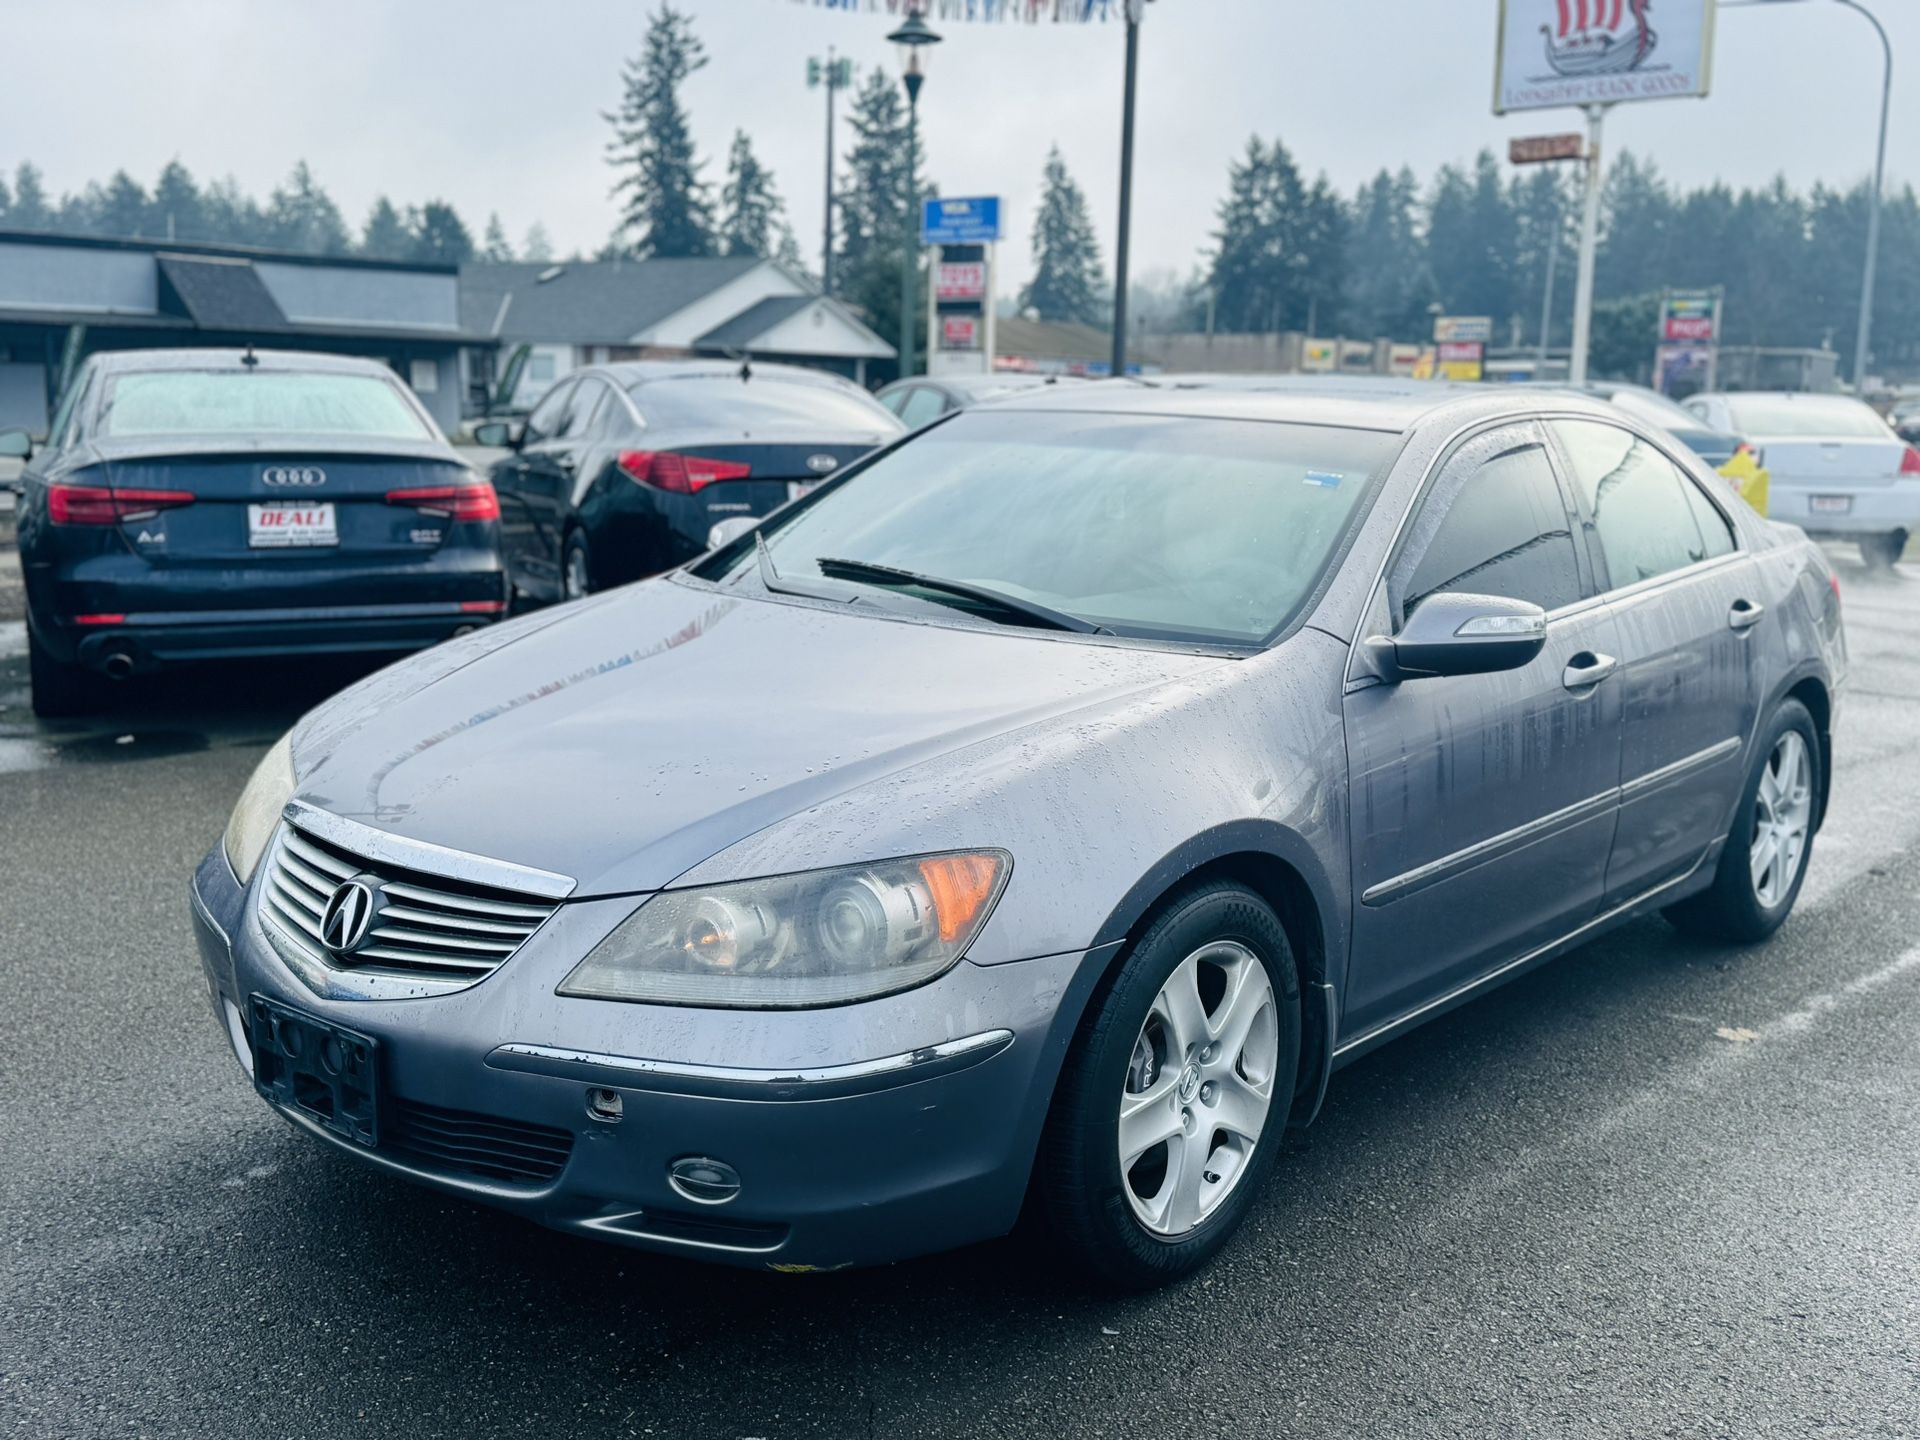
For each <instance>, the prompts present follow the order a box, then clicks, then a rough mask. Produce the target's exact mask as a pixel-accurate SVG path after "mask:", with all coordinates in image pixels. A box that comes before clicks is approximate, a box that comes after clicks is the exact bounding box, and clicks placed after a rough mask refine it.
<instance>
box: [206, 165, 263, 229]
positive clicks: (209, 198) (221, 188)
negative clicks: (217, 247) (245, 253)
mask: <svg viewBox="0 0 1920 1440" xmlns="http://www.w3.org/2000/svg"><path fill="white" fill-rule="evenodd" d="M200 208H201V213H202V214H203V215H204V216H205V217H206V229H207V238H208V239H209V240H214V241H218V242H219V243H220V244H222V245H270V244H272V243H273V238H272V236H271V235H269V234H268V233H267V223H266V217H265V216H263V215H262V214H261V213H260V206H259V204H258V202H256V201H255V200H254V198H253V197H252V196H251V195H248V194H247V193H246V192H245V191H243V190H242V189H241V188H240V182H239V181H237V180H235V179H234V178H233V177H232V176H231V175H229V176H227V177H226V178H225V179H222V180H215V181H213V182H212V183H211V184H209V185H208V186H207V187H206V188H205V189H204V190H202V191H201V192H200Z"/></svg>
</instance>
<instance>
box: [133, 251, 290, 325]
mask: <svg viewBox="0 0 1920 1440" xmlns="http://www.w3.org/2000/svg"><path fill="white" fill-rule="evenodd" d="M155 259H156V260H157V261H158V263H159V266H160V282H161V285H162V287H163V288H165V289H167V290H170V291H171V292H172V296H173V298H174V299H175V300H176V301H177V302H178V304H179V308H180V309H182V310H184V311H185V312H186V313H187V317H188V318H189V319H190V320H192V321H193V323H194V324H196V325H198V326H199V327H200V328H201V329H202V330H284V329H286V328H287V316H286V312H285V311H283V310H282V309H281V308H280V305H279V302H277V301H276V300H275V299H274V298H273V296H272V295H271V294H270V293H268V291H267V287H266V284H265V282H263V281H262V280H261V279H260V272H259V271H258V270H255V269H254V268H253V265H252V264H251V263H250V262H248V261H245V260H240V259H236V258H234V257H232V256H228V255H190V254H163V255H159V256H156V257H155ZM162 304H163V305H165V301H164V300H163V301H162ZM167 308H172V307H167Z"/></svg>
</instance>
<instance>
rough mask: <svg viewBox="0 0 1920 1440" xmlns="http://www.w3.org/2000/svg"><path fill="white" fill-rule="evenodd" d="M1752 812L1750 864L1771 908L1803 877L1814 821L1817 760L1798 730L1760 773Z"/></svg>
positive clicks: (1757, 892) (1757, 890)
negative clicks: (1809, 751) (1814, 788)
mask: <svg viewBox="0 0 1920 1440" xmlns="http://www.w3.org/2000/svg"><path fill="white" fill-rule="evenodd" d="M1753 812H1754V813H1753V843H1752V845H1751V846H1750V847H1749V848H1748V851H1747V866H1748V870H1749V872H1750V873H1751V875H1752V877H1753V893H1754V898H1755V899H1757V900H1759V902H1760V903H1761V905H1763V906H1765V907H1766V908H1767V909H1769V910H1771V909H1772V908H1773V907H1774V906H1776V905H1778V904H1779V903H1780V902H1781V901H1782V900H1784V899H1785V898H1786V896H1787V894H1788V893H1789V892H1790V891H1791V890H1792V889H1793V884H1794V881H1795V880H1797V879H1798V878H1799V876H1800V864H1801V861H1802V860H1803V859H1804V858H1805V856H1806V853H1807V834H1808V832H1809V830H1810V829H1811V828H1812V823H1813V764H1812V760H1811V758H1810V757H1809V756H1808V754H1807V742H1806V738H1805V737H1804V736H1802V735H1801V733H1800V732H1799V731H1798V730H1788V731H1787V732H1786V733H1784V734H1783V735H1781V737H1780V739H1779V740H1778V741H1777V742H1775V744H1774V747H1773V753H1772V754H1771V755H1769V756H1768V757H1767V765H1766V769H1764V770H1762V771H1761V772H1760V788H1759V790H1758V791H1757V792H1756V793H1755V795H1754V798H1753Z"/></svg>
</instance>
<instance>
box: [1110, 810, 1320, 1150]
mask: <svg viewBox="0 0 1920 1440" xmlns="http://www.w3.org/2000/svg"><path fill="white" fill-rule="evenodd" d="M1211 880H1230V881H1233V882H1234V883H1236V884H1239V885H1243V886H1245V887H1246V888H1247V889H1248V890H1251V891H1252V892H1253V893H1254V894H1255V895H1258V896H1259V897H1260V898H1261V899H1262V900H1264V901H1266V903H1267V904H1268V905H1270V906H1271V907H1272V908H1273V911H1274V914H1276V915H1277V916H1278V917H1279V918H1280V924H1281V926H1282V928H1283V929H1285V931H1286V932H1287V941H1288V943H1289V944H1290V945H1291V946H1292V947H1293V951H1294V961H1295V964H1296V965H1297V966H1298V967H1299V971H1300V974H1299V980H1300V1006H1301V1015H1300V1037H1301V1046H1300V1074H1299V1077H1298V1079H1297V1082H1296V1085H1295V1090H1294V1102H1293V1106H1292V1109H1291V1112H1290V1117H1289V1123H1292V1124H1302V1125H1303V1124H1306V1123H1308V1122H1310V1121H1311V1120H1312V1118H1313V1116H1314V1114H1315V1113H1316V1112H1317V1111H1318V1109H1319V1102H1320V1098H1321V1096H1322V1094H1323V1093H1324V1091H1325V1086H1326V1078H1327V1075H1328V1073H1329V1072H1330V1069H1331V1059H1332V1052H1333V1047H1334V1044H1335V1042H1336V1036H1335V1034H1334V1030H1335V1025H1336V1020H1335V1017H1336V1016H1337V1015H1338V1013H1339V1005H1338V994H1339V991H1340V988H1341V986H1342V984H1343V983H1344V981H1345V978H1346V974H1345V971H1346V956H1347V915H1346V911H1345V908H1344V907H1342V906H1341V905H1339V904H1338V902H1337V898H1336V896H1337V892H1336V891H1335V889H1334V887H1333V883H1332V881H1331V879H1330V877H1329V876H1328V875H1327V872H1326V867H1325V866H1324V865H1323V864H1322V863H1321V861H1320V858H1319V856H1318V855H1317V854H1316V853H1315V851H1314V849H1313V847H1312V845H1311V844H1309V843H1308V842H1307V840H1306V839H1305V838H1303V837H1302V836H1300V835H1299V834H1298V833H1297V832H1295V831H1292V830H1289V829H1287V828H1286V827H1284V826H1281V825H1277V824H1274V823H1272V822H1270V821H1257V820H1250V821H1238V822H1233V823H1230V824H1226V825H1221V826H1218V827H1216V828H1215V829H1212V830H1208V831H1203V832H1202V833H1200V834H1199V835H1196V836H1194V837H1193V838H1192V839H1191V840H1189V841H1187V842H1186V843H1185V844H1183V845H1181V846H1180V847H1179V848H1178V849H1176V850H1174V851H1172V852H1170V853H1169V854H1167V855H1165V856H1163V857H1162V858H1161V859H1160V861H1159V862H1158V863H1156V864H1155V865H1153V866H1152V867H1151V868H1150V869H1148V870H1147V872H1146V873H1145V874H1144V875H1142V876H1141V877H1140V878H1139V880H1137V881H1136V882H1135V883H1134V885H1133V887H1132V888H1131V889H1129V890H1128V891H1127V893H1126V895H1125V896H1124V897H1123V898H1122V899H1121V901H1120V903H1119V904H1118V905H1116V906H1115V907H1114V908H1113V910H1112V912H1111V913H1110V914H1109V915H1108V916H1107V919H1106V922H1105V923H1104V924H1103V925H1102V926H1101V927H1100V931H1099V934H1098V937H1097V938H1096V940H1095V944H1096V945H1106V946H1110V947H1111V950H1110V953H1109V955H1108V958H1107V961H1106V964H1105V966H1104V967H1103V971H1102V975H1101V979H1100V985H1101V986H1104V985H1105V984H1106V982H1107V980H1108V978H1109V977H1110V976H1111V975H1112V974H1113V973H1114V972H1115V971H1117V970H1118V968H1119V966H1120V965H1121V964H1122V963H1123V962H1124V960H1125V959H1126V956H1127V954H1128V952H1129V946H1128V944H1127V943H1126V942H1127V941H1128V940H1129V939H1130V937H1132V936H1134V935H1137V934H1138V933H1139V932H1140V930H1141V929H1142V928H1143V927H1144V922H1146V921H1147V920H1148V919H1150V918H1151V917H1152V916H1153V915H1155V914H1157V913H1158V912H1159V911H1160V910H1161V909H1162V908H1163V907H1164V906H1165V905H1166V904H1167V903H1168V902H1169V901H1170V900H1172V899H1173V898H1174V897H1175V896H1177V895H1178V894H1179V893H1181V892H1182V891H1184V890H1187V889H1189V888H1191V887H1192V886H1194V885H1199V884H1205V883H1206V882H1208V881H1211ZM1099 988H1100V987H1099V986H1096V987H1095V991H1096V992H1097V991H1098V989H1099ZM1089 1004H1091V999H1089Z"/></svg>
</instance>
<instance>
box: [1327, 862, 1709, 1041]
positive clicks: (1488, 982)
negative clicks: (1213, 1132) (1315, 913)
mask: <svg viewBox="0 0 1920 1440" xmlns="http://www.w3.org/2000/svg"><path fill="white" fill-rule="evenodd" d="M1719 848H1720V847H1719V844H1718V842H1716V843H1715V844H1713V845H1710V846H1708V847H1707V849H1706V850H1705V851H1703V852H1702V853H1701V854H1700V856H1699V857H1698V858H1697V859H1696V860H1695V861H1694V862H1693V864H1691V865H1689V866H1688V867H1687V869H1686V870H1685V872H1684V873H1682V874H1679V875H1676V876H1674V877H1673V878H1672V879H1671V880H1663V881H1661V882H1660V883H1659V884H1658V885H1655V886H1654V887H1653V888H1652V889H1650V890H1643V891H1641V892H1640V893H1639V894H1638V895H1636V896H1634V897H1633V899H1631V900H1628V901H1626V902H1625V903H1623V904H1620V905H1616V906H1614V907H1613V908H1612V909H1611V910H1606V911H1603V912H1601V913H1600V914H1598V915H1596V916H1594V917H1593V918H1592V919H1591V920H1589V921H1587V922H1586V923H1585V924H1584V925H1580V926H1578V927H1576V928H1575V929H1572V930H1569V931H1568V932H1567V933H1566V934H1565V935H1562V936H1561V937H1560V938H1559V939H1558V940H1550V941H1548V942H1547V943H1546V944H1545V945H1539V946H1536V947H1535V948H1533V949H1532V950H1529V951H1527V952H1526V953H1525V954H1524V955H1521V956H1519V957H1518V958H1516V959H1513V960H1509V961H1507V963H1506V964H1504V965H1500V966H1496V967H1495V968H1494V969H1492V970H1489V971H1487V973H1486V974H1484V975H1481V976H1478V977H1476V978H1475V979H1472V980H1469V981H1467V982H1466V983H1465V984H1464V985H1457V986H1455V987H1454V988H1453V989H1451V990H1449V991H1448V992H1447V993H1446V994H1444V995H1442V996H1440V997H1439V998H1437V999H1434V1000H1429V1001H1427V1003H1426V1004H1424V1005H1421V1006H1419V1007H1418V1008H1416V1009H1413V1010H1409V1011H1408V1012H1407V1013H1406V1014H1404V1015H1400V1016H1396V1017H1395V1018H1394V1019H1392V1020H1389V1021H1387V1022H1386V1023H1385V1024H1382V1025H1376V1026H1375V1027H1374V1028H1373V1029H1371V1030H1368V1031H1365V1032H1364V1033H1362V1034H1359V1035H1356V1036H1354V1037H1353V1039H1351V1040H1349V1041H1347V1042H1346V1043H1345V1044H1343V1045H1341V1046H1340V1047H1339V1048H1338V1049H1336V1050H1335V1051H1334V1052H1333V1058H1334V1059H1335V1060H1339V1059H1340V1058H1341V1057H1343V1056H1346V1055H1350V1054H1352V1053H1353V1052H1355V1051H1358V1050H1371V1049H1372V1048H1373V1047H1374V1046H1375V1045H1378V1044H1379V1043H1380V1042H1381V1041H1383V1040H1386V1039H1388V1038H1389V1037H1390V1036H1392V1035H1394V1034H1396V1033H1398V1032H1399V1031H1401V1030H1405V1029H1406V1028H1408V1027H1409V1026H1411V1025H1415V1024H1418V1023H1419V1022H1420V1021H1422V1020H1425V1019H1428V1018H1430V1017H1432V1016H1434V1015H1436V1014H1437V1013H1439V1012H1441V1011H1445V1010H1449V1009H1451V1008H1452V1007H1453V1006H1455V1005H1457V1004H1459V1003H1460V1002H1461V1001H1462V1000H1465V999H1466V998H1467V997H1468V996H1470V995H1472V994H1474V993H1475V992H1476V991H1479V990H1484V989H1487V988H1489V987H1490V986H1492V985H1495V984H1497V983H1498V982H1499V981H1501V980H1505V979H1509V978H1511V977H1512V976H1513V975H1514V974H1515V973H1516V972H1518V971H1521V970H1525V969H1526V968H1527V967H1528V966H1531V965H1535V964H1538V963H1539V962H1540V961H1542V960H1546V959H1548V958H1549V957H1551V956H1552V955H1554V954H1556V953H1557V952H1558V951H1560V950H1561V949H1563V948H1564V947H1566V946H1568V945H1571V944H1573V943H1575V942H1576V941H1578V940H1579V939H1580V937H1581V936H1583V935H1585V934H1587V933H1588V932H1589V931H1591V930H1595V929H1597V928H1599V927H1600V926H1602V925H1605V924H1607V923H1608V922H1609V921H1611V920H1616V919H1618V918H1619V917H1620V916H1622V915H1624V914H1626V913H1627V912H1628V911H1629V910H1635V909H1638V908H1639V907H1640V906H1642V905H1645V904H1647V903H1648V902H1649V901H1650V900H1652V899H1654V898H1655V897H1656V896H1658V895H1660V894H1662V893H1664V892H1665V891H1668V890H1671V889H1673V887H1674V886H1676V885H1681V884H1684V883H1686V882H1687V881H1688V880H1690V879H1692V878H1693V876H1694V875H1695V874H1696V873H1698V871H1699V869H1700V866H1701V863H1702V862H1703V861H1705V859H1706V858H1707V856H1708V855H1712V854H1715V853H1717V852H1718V850H1719Z"/></svg>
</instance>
